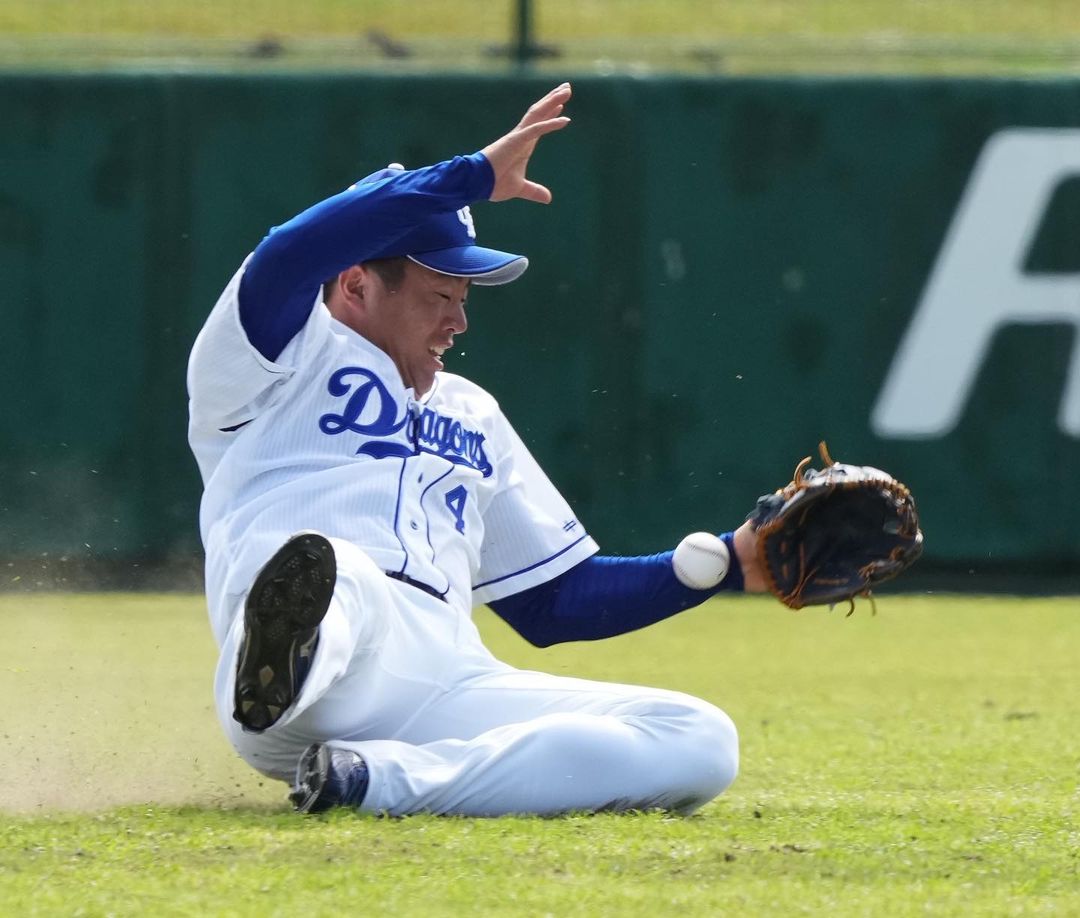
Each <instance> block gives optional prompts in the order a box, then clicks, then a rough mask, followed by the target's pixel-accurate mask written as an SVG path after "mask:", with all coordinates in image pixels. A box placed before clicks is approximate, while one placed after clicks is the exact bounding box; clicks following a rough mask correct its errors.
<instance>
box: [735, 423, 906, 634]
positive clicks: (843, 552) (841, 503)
mask: <svg viewBox="0 0 1080 918" xmlns="http://www.w3.org/2000/svg"><path fill="white" fill-rule="evenodd" d="M819 450H820V452H821V459H822V462H824V464H825V467H824V468H823V469H822V470H821V471H816V470H815V469H808V468H807V466H808V465H809V464H810V457H809V456H807V457H806V458H805V459H803V461H802V462H800V463H799V465H798V467H797V468H796V469H795V475H794V477H793V478H792V480H791V483H790V484H788V485H787V486H786V487H784V488H781V489H780V490H779V491H777V492H776V493H775V494H766V495H765V496H764V497H760V498H758V502H757V506H756V507H755V508H754V511H753V512H752V513H751V514H750V515H749V516H748V517H747V519H748V520H749V521H750V524H751V527H752V528H753V529H755V530H756V531H757V539H758V542H757V552H758V561H759V562H760V564H761V567H762V570H763V571H764V572H765V579H766V581H767V583H768V586H769V589H770V590H771V591H772V592H773V593H774V594H775V595H776V596H777V597H779V599H780V601H781V602H783V603H785V604H786V605H788V606H790V607H791V608H792V609H801V608H802V607H803V606H812V605H823V604H828V605H830V606H831V605H834V604H835V603H838V602H841V601H843V600H847V601H848V602H849V603H851V608H850V609H849V610H848V615H850V614H851V613H852V612H853V611H855V597H856V596H867V597H870V590H871V588H872V587H874V586H875V585H877V584H878V583H881V581H883V580H888V579H889V578H891V577H895V576H896V575H897V574H899V573H900V572H901V571H903V570H905V569H906V568H908V567H909V566H910V565H911V564H913V563H914V562H915V560H916V559H917V558H918V557H919V555H920V554H922V545H923V536H922V532H921V531H920V530H919V516H918V513H917V512H916V510H915V500H914V498H912V496H911V492H910V491H909V490H908V489H907V488H906V487H905V486H904V485H902V484H901V483H900V482H899V481H897V480H896V479H895V478H893V477H892V476H891V475H889V474H888V473H887V472H883V471H881V470H880V469H875V468H871V467H870V466H859V465H841V464H840V463H838V462H834V461H833V460H832V458H831V457H830V456H829V451H828V449H827V448H826V446H825V444H824V443H821V444H820V445H819ZM871 603H873V598H872V597H871Z"/></svg>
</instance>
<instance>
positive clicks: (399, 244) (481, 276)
mask: <svg viewBox="0 0 1080 918" xmlns="http://www.w3.org/2000/svg"><path fill="white" fill-rule="evenodd" d="M404 171H405V167H404V166H402V165H401V164H400V163H391V164H390V165H389V166H387V167H386V168H385V169H380V170H379V171H378V172H373V173H372V174H371V175H369V176H366V177H365V178H362V179H360V181H359V182H357V183H356V184H357V185H367V184H369V183H371V182H378V181H381V180H382V179H385V178H389V177H390V176H392V175H400V174H401V173H402V172H404ZM401 256H404V257H406V258H408V259H409V260H410V261H415V262H416V263H417V264H418V265H423V266H424V267H425V268H430V269H431V270H432V271H437V272H438V273H439V274H449V275H451V276H453V277H467V278H469V280H471V281H472V282H473V283H474V284H480V285H481V286H495V285H496V284H508V283H510V281H512V280H517V279H518V278H519V277H521V275H522V274H524V273H525V269H526V268H527V267H529V259H528V258H526V257H525V256H524V255H514V254H512V253H511V252H500V251H499V250H498V249H488V248H485V247H484V246H482V245H477V244H476V227H475V225H474V224H473V218H472V213H471V212H470V210H469V208H468V207H462V208H461V209H460V210H457V211H454V212H452V213H443V214H434V215H433V216H430V217H428V218H427V219H426V220H425V221H424V222H423V223H421V224H420V225H419V226H417V227H416V228H415V229H412V230H410V231H409V232H408V233H406V234H405V235H404V236H402V237H401V238H399V239H395V240H394V242H393V243H392V244H391V245H389V246H387V248H386V249H385V250H384V251H382V252H379V253H378V254H377V255H375V256H373V257H374V258H400V257H401Z"/></svg>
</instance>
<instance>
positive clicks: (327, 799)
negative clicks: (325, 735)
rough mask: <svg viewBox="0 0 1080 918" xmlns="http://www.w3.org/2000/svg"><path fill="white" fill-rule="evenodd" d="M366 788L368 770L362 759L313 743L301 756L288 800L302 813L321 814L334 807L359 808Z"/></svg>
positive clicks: (346, 750) (341, 750)
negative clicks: (294, 782) (294, 783)
mask: <svg viewBox="0 0 1080 918" xmlns="http://www.w3.org/2000/svg"><path fill="white" fill-rule="evenodd" d="M367 789H368V769H367V763H366V762H365V761H364V759H363V757H362V756H360V755H358V754H357V753H355V752H350V751H349V750H348V749H335V748H334V747H333V746H325V745H323V744H322V743H316V744H315V745H313V746H308V748H307V749H306V750H304V754H303V755H302V756H300V762H299V764H298V765H297V766H296V786H295V787H294V788H293V792H292V793H291V794H289V800H291V801H292V805H293V806H294V807H296V809H297V810H298V811H299V812H301V813H321V812H323V810H328V809H330V808H331V807H335V806H351V807H358V806H360V804H361V803H363V802H364V795H365V794H366V793H367Z"/></svg>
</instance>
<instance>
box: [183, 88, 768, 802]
mask: <svg viewBox="0 0 1080 918" xmlns="http://www.w3.org/2000/svg"><path fill="white" fill-rule="evenodd" d="M570 95H571V89H570V86H569V85H568V84H565V83H564V84H563V85H561V86H559V87H557V88H555V89H554V90H552V91H551V92H549V93H548V94H547V95H545V96H544V97H543V98H541V99H540V100H538V101H537V102H536V103H535V104H533V106H532V107H531V108H529V110H528V111H527V112H526V114H525V116H524V117H523V119H522V120H521V122H520V123H519V124H518V125H517V127H515V128H514V129H513V130H512V131H510V132H509V133H508V134H506V135H505V136H503V137H501V138H499V139H498V140H496V141H495V142H493V143H491V144H490V145H488V146H487V147H485V148H484V149H483V150H481V151H480V152H478V153H474V154H472V155H468V156H459V157H455V158H453V159H450V160H447V161H445V162H441V163H438V164H436V165H433V166H428V167H426V168H420V169H415V170H412V171H406V170H404V169H403V168H402V167H400V166H391V167H389V168H387V169H385V170H382V171H381V172H378V173H376V174H374V175H372V176H369V177H367V178H366V179H364V180H362V181H361V182H359V183H357V184H356V185H354V186H353V187H351V188H350V189H348V190H347V191H344V192H342V193H341V194H338V195H335V196H334V197H331V198H329V199H327V200H325V201H322V202H321V203H319V204H316V205H315V206H313V207H311V208H310V209H308V210H306V211H304V212H303V213H301V214H300V215H298V216H297V217H294V218H293V219H292V220H290V221H288V222H287V223H285V224H284V225H282V226H279V227H276V228H274V229H272V230H271V231H270V233H269V235H267V236H266V238H265V239H263V241H262V242H261V243H260V244H259V245H258V247H257V248H256V249H255V251H254V252H253V253H252V254H251V255H250V256H249V257H248V258H247V260H246V261H245V262H244V264H243V265H242V266H241V268H240V269H239V271H238V272H237V273H236V275H235V276H234V277H233V279H232V280H231V282H230V283H229V284H228V286H227V287H226V288H225V290H224V292H223V293H222V295H221V298H220V299H219V300H218V303H217V305H216V306H215V307H214V309H213V311H212V312H211V314H210V316H209V318H208V319H207V321H206V324H205V326H204V327H203V329H202V331H201V332H200V334H199V336H198V339H197V341H196V343H195V346H194V349H193V351H192V354H191V359H190V365H189V370H188V392H189V396H190V431H189V432H190V443H191V448H192V450H193V452H194V454H195V457H196V459H197V461H198V464H199V469H200V472H201V474H202V478H203V482H204V486H205V492H204V496H203V500H202V506H201V518H200V524H201V533H202V539H203V543H204V546H205V549H206V587H207V597H208V603H209V612H210V620H211V624H212V627H213V632H214V635H215V637H216V639H217V642H218V644H219V646H220V649H221V656H220V662H219V666H218V670H217V676H216V681H215V696H216V702H217V709H218V713H219V717H220V719H221V722H222V724H223V726H224V728H225V732H226V733H227V735H228V738H229V739H230V741H231V742H232V744H233V745H234V746H235V748H236V750H237V751H238V753H239V754H240V755H241V756H242V757H243V758H244V759H245V760H246V761H247V762H248V763H250V764H251V765H252V766H253V767H254V768H256V769H258V770H259V771H260V772H262V773H263V774H265V775H268V776H270V777H273V778H276V779H280V780H283V781H292V782H294V788H293V793H292V800H293V802H294V804H295V806H296V807H297V808H298V809H299V810H301V811H303V812H316V811H320V810H324V809H327V808H328V807H332V806H348V807H354V808H356V809H359V810H363V811H370V812H379V813H387V814H392V815H405V814H410V813H416V812H430V813H446V814H462V815H478V816H493V815H499V814H504V813H535V814H556V813H562V812H568V811H598V810H621V809H630V808H633V809H648V808H662V809H666V810H671V811H676V812H690V811H692V810H694V809H696V808H698V807H700V806H701V805H702V804H704V803H705V802H706V801H708V800H710V799H712V798H713V797H714V796H716V795H717V794H719V793H720V792H721V791H723V790H724V789H725V788H726V787H727V786H728V785H729V784H730V783H731V782H732V780H733V779H734V778H735V774H736V771H737V767H738V741H737V735H736V731H735V727H734V725H733V724H732V722H731V720H730V718H729V717H728V716H727V715H726V714H725V713H724V712H723V711H720V710H718V709H717V708H715V707H713V706H712V705H710V704H707V703H706V702H704V701H701V700H699V699H696V698H692V697H690V696H687V695H684V694H680V693H676V692H671V691H664V690H661V689H651V688H641V687H636V686H630V685H616V684H605V683H598V682H589V681H585V680H581V679H572V678H564V677H556V676H551V675H546V674H542V673H537V672H525V671H521V670H517V669H514V668H513V667H510V666H508V665H506V664H505V663H502V662H500V661H499V660H497V659H495V658H494V657H493V656H492V655H491V653H490V652H489V651H488V650H487V649H486V648H485V647H484V645H483V643H482V642H481V640H480V637H479V634H478V632H477V629H476V627H475V625H474V624H473V621H472V617H471V610H472V608H473V607H474V606H475V605H477V604H479V603H487V604H488V605H490V606H491V608H492V609H494V610H495V612H496V613H497V614H498V615H500V616H501V617H502V618H503V619H505V620H506V621H507V622H509V624H510V625H511V626H512V627H513V628H515V629H516V630H517V631H518V632H519V633H520V634H521V635H522V636H523V637H525V638H526V639H527V640H529V641H531V642H532V643H534V644H536V645H538V646H548V645H550V644H554V643H557V642H560V641H571V640H593V639H597V638H603V637H607V636H610V635H615V634H620V633H623V632H626V631H630V630H633V629H636V628H641V627H643V626H645V625H648V624H650V623H652V622H655V621H658V620H660V619H662V618H665V617H667V616H670V615H673V614H675V613H676V612H678V611H680V610H682V609H686V608H689V607H691V606H694V605H697V604H699V603H701V602H703V601H704V600H705V599H707V598H708V597H709V596H711V595H713V594H714V593H715V592H717V589H730V590H741V589H744V588H746V589H755V590H759V589H761V588H762V578H761V575H760V573H759V572H758V571H757V569H756V565H755V562H754V561H753V539H754V536H753V533H752V532H751V531H750V530H749V529H748V527H747V526H745V525H744V526H743V527H741V528H740V529H739V530H737V531H736V532H734V533H725V534H723V536H722V539H723V541H724V542H725V543H726V545H727V547H728V549H729V551H730V555H731V565H730V570H729V572H728V574H727V576H726V578H725V579H724V580H723V581H722V583H721V585H720V586H719V587H718V588H714V589H707V590H699V589H693V588H690V587H687V586H685V585H683V583H681V582H680V581H679V579H678V578H677V577H676V576H675V574H674V573H673V569H672V563H671V552H667V553H664V554H659V555H653V556H649V557H640V558H624V557H602V556H599V555H597V551H598V549H597V545H596V544H595V542H594V541H593V540H592V538H591V537H590V536H589V535H588V534H587V533H586V532H585V530H584V527H583V526H582V524H581V523H580V522H579V521H578V520H577V518H576V517H575V516H574V513H573V511H572V510H571V509H570V507H569V506H568V505H567V503H566V501H565V500H564V499H563V498H562V497H561V496H560V494H559V493H558V491H556V489H555V488H554V486H553V485H552V484H551V482H550V481H549V480H548V478H547V477H546V476H545V474H544V473H543V471H542V470H541V469H540V467H539V466H538V465H537V463H536V461H535V459H534V458H533V457H532V456H531V455H530V454H529V451H528V449H527V448H526V447H525V445H524V444H523V443H522V441H521V440H520V438H519V437H518V436H517V434H516V433H515V432H514V429H513V428H512V427H511V425H510V423H509V421H508V420H507V419H506V417H505V416H504V415H503V413H502V411H501V410H500V408H499V405H498V403H497V402H496V401H495V399H494V398H492V396H490V395H489V394H488V393H487V392H485V391H484V390H482V389H481V388H480V387H479V386H477V385H475V384H473V383H471V382H469V381H468V380H466V379H463V378H461V377H460V376H455V375H452V374H450V373H446V372H444V369H443V356H444V354H445V352H446V351H447V350H448V349H450V348H451V347H452V346H453V344H454V341H455V338H456V336H458V335H461V334H463V333H464V332H465V330H466V327H467V320H466V298H467V296H468V294H469V292H470V290H471V289H472V287H473V286H487V285H497V284H505V283H508V282H510V281H512V280H514V279H515V278H517V277H519V276H520V275H521V273H522V272H523V271H524V270H525V269H526V267H527V264H528V262H527V260H526V259H525V258H524V257H522V256H520V255H514V254H511V253H507V252H502V251H498V250H495V249H490V248H485V247H482V246H480V245H478V244H477V242H476V231H475V227H474V224H473V220H472V216H471V213H470V211H469V204H470V203H473V202H476V201H481V200H491V201H503V200H507V199H511V198H523V199H525V200H529V201H535V202H539V203H547V202H548V201H550V199H551V193H550V192H549V191H548V189H547V188H545V187H544V186H542V185H539V184H537V183H535V182H533V181H531V180H529V179H528V178H527V177H526V167H527V164H528V161H529V157H530V156H531V154H532V151H533V149H534V147H535V146H536V144H537V142H538V141H539V140H540V139H541V138H543V137H544V136H546V135H547V134H550V133H552V132H554V131H558V130H561V129H562V128H564V127H565V126H566V125H567V123H568V122H569V119H568V118H567V117H565V116H564V115H563V108H564V106H565V105H566V103H567V102H568V100H569V99H570Z"/></svg>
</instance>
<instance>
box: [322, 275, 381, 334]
mask: <svg viewBox="0 0 1080 918" xmlns="http://www.w3.org/2000/svg"><path fill="white" fill-rule="evenodd" d="M370 278H371V272H369V271H367V270H366V269H365V268H364V267H363V266H362V265H353V266H352V267H351V268H346V269H345V270H344V271H342V272H341V273H340V274H338V275H337V277H334V278H332V279H331V280H329V281H327V283H326V287H325V289H324V291H323V302H324V303H326V308H327V309H329V310H330V314H331V315H332V316H334V318H336V319H338V320H339V321H341V322H344V323H345V324H346V325H349V324H350V317H351V316H352V315H353V314H354V313H356V312H357V311H358V310H361V309H363V307H364V290H365V288H366V287H367V286H369V284H370Z"/></svg>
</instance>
